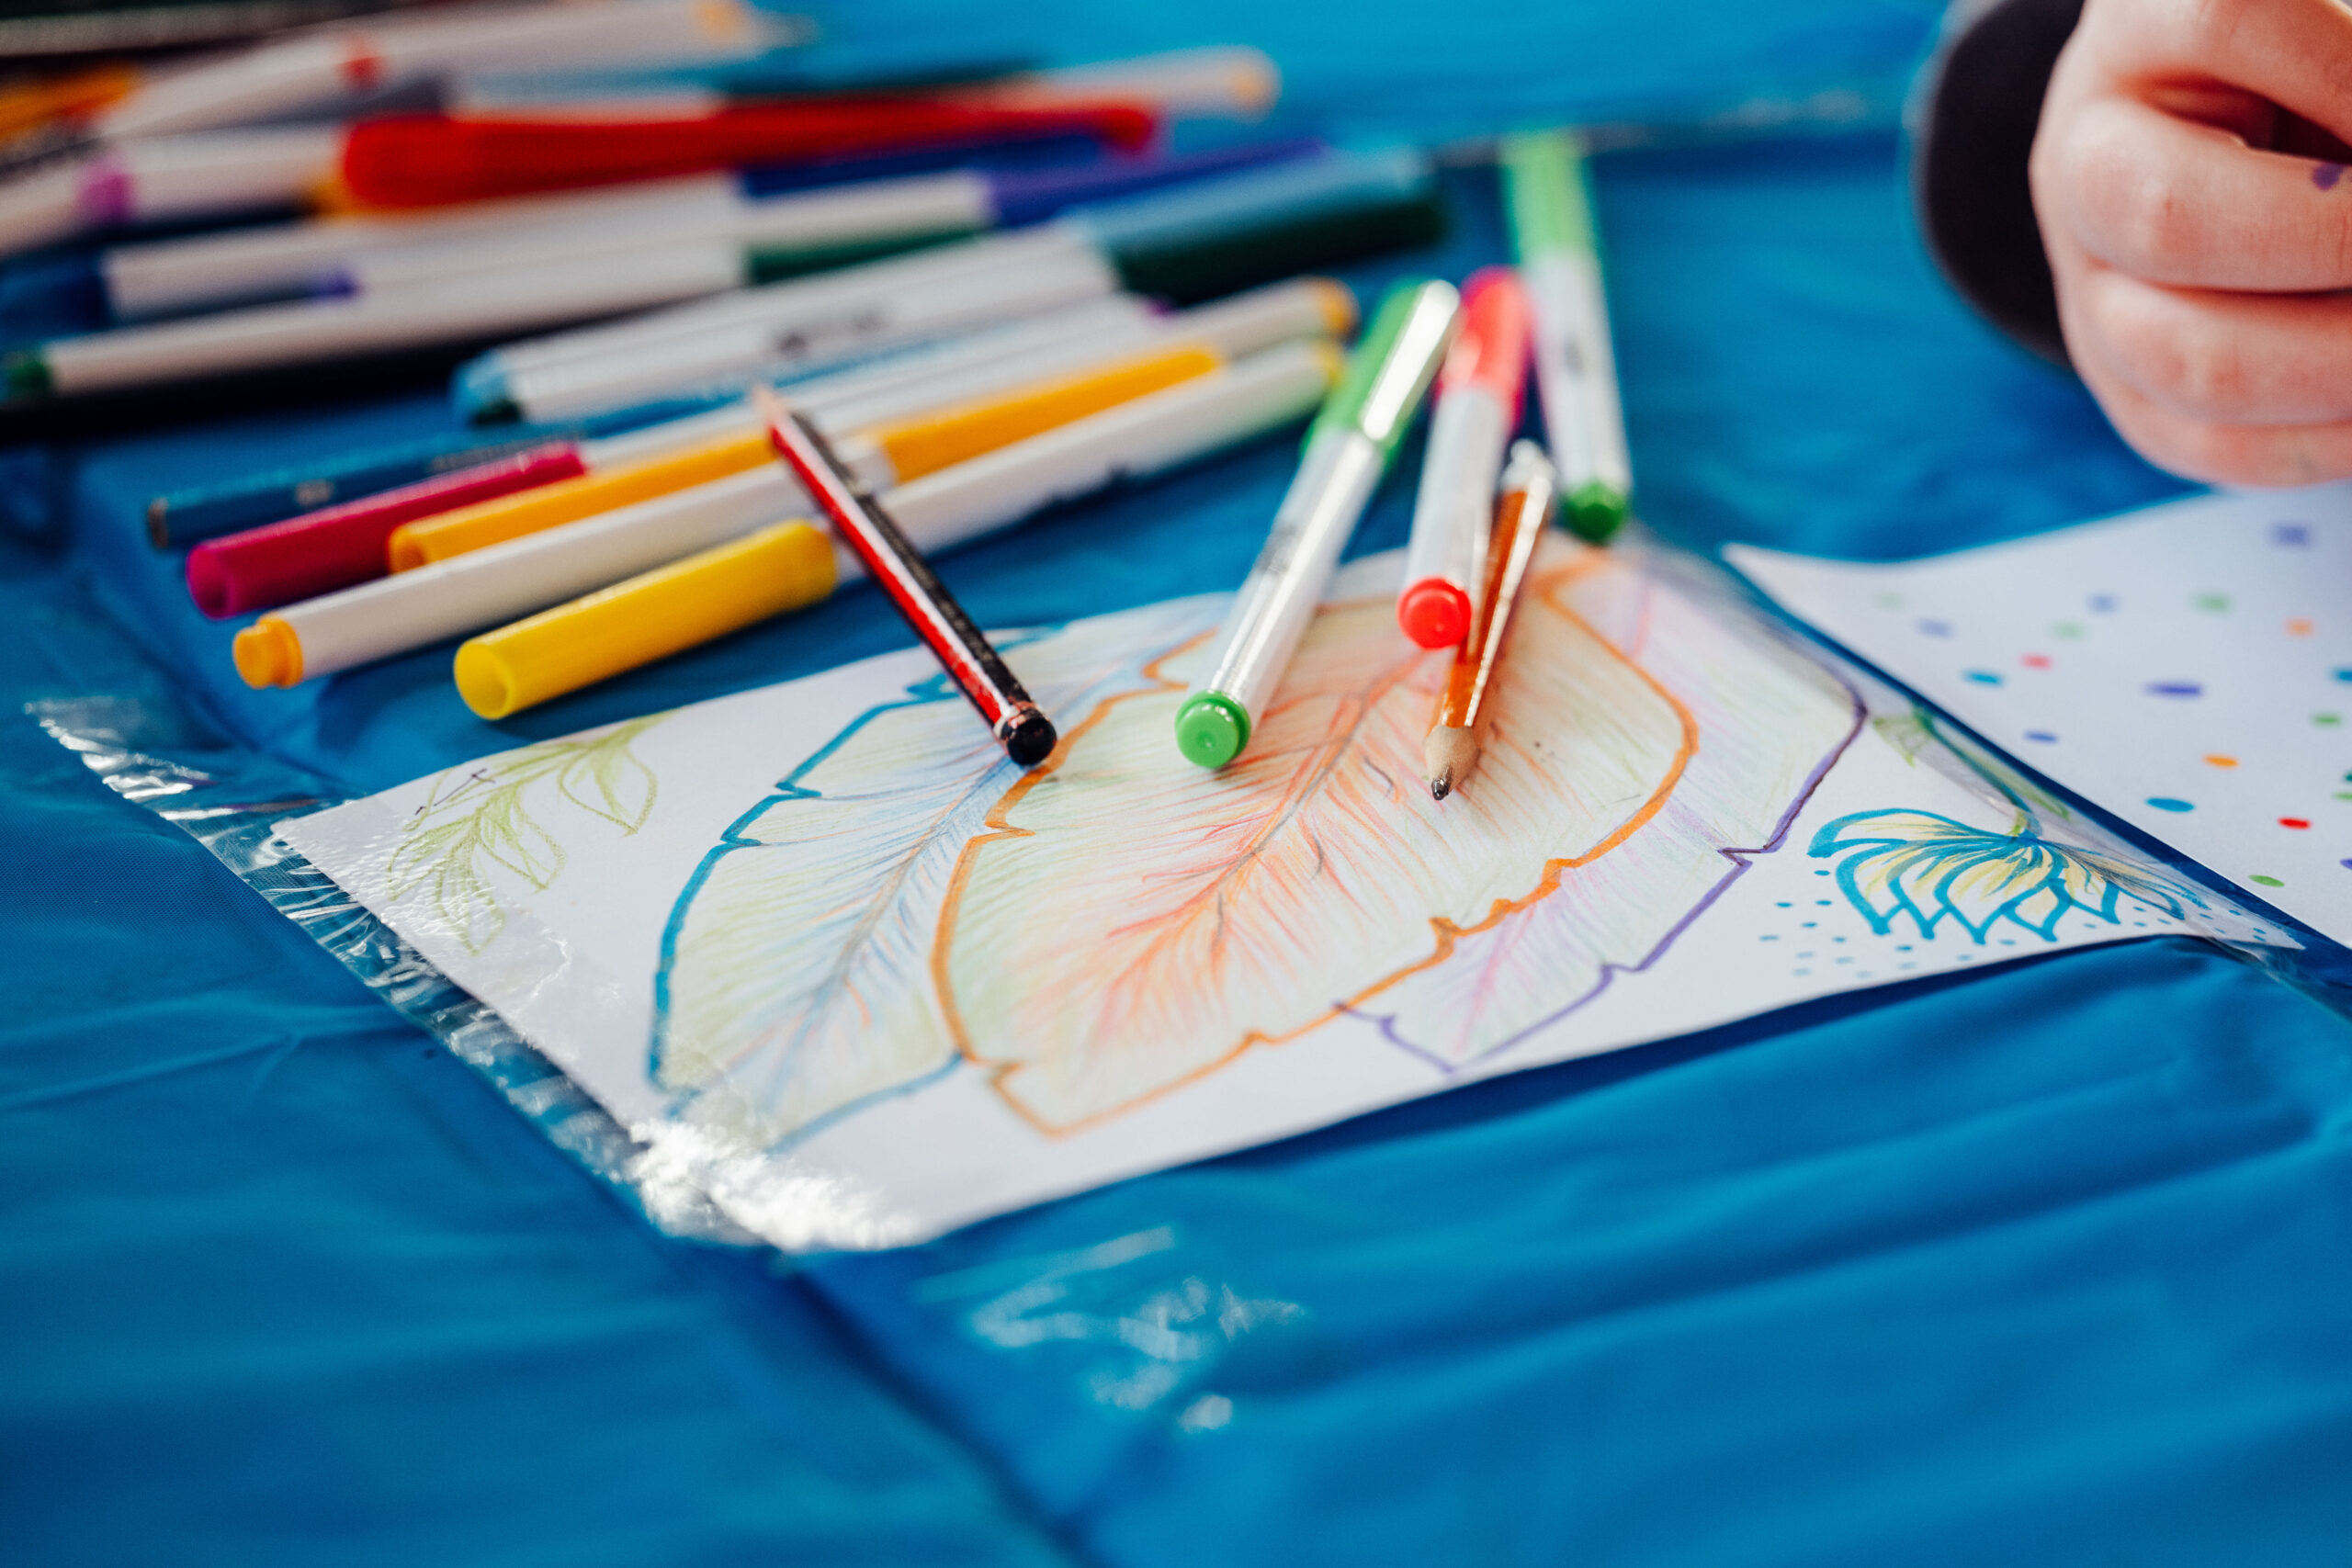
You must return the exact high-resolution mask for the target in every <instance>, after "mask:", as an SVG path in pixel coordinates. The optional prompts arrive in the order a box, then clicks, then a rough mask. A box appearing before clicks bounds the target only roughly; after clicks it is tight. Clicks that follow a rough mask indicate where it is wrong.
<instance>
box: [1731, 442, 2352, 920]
mask: <svg viewBox="0 0 2352 1568" xmlns="http://www.w3.org/2000/svg"><path fill="white" fill-rule="evenodd" d="M1726 555H1727V556H1728V557H1729V558H1730V560H1731V561H1732V564H1733V565H1735V566H1736V567H1737V568H1738V569H1739V570H1741V571H1743V572H1745V573H1746V574H1747V576H1748V577H1749V578H1751V579H1753V580H1754V581H1755V582H1756V583H1757V584H1758V586H1759V587H1761V588H1762V589H1763V590H1764V591H1765V592H1767V593H1770V595H1771V596H1772V597H1773V598H1774V599H1775V600H1777V601H1779V602H1780V604H1781V605H1782V606H1783V607H1785V608H1786V609H1787V610H1788V611H1789V612H1790V613H1791V614H1792V615H1796V616H1797V617H1798V618H1799V619H1801V620H1803V621H1804V622H1806V623H1807V624H1809V625H1811V626H1815V627H1817V628H1818V629H1819V630H1821V631H1822V632H1824V633H1826V635H1827V636H1829V637H1833V638H1835V639H1836V640H1837V641H1838V643H1840V644H1842V645H1843V646H1845V647H1846V648H1848V649H1851V650H1852V651H1853V652H1855V653H1856V654H1859V655H1860V657H1862V658H1863V659H1866V660H1870V661H1871V663H1872V664H1875V665H1877V666H1878V667H1879V668H1880V669H1882V670H1883V671H1886V672H1887V673H1888V674H1890V675H1892V676H1894V678H1895V679H1896V680H1898V681H1901V682H1904V683H1905V684H1906V685H1908V686H1910V687H1911V688H1912V689H1913V690H1915V691H1917V692H1918V693H1919V694H1921V695H1923V696H1925V697H1927V698H1928V700H1930V701H1931V702H1934V703H1936V704H1937V705H1939V706H1941V707H1943V708H1944V709H1945V710H1946V711H1948V712H1950V713H1951V715H1953V716H1955V717H1957V718H1959V719H1961V720H1962V722H1963V723H1966V724H1968V725H1970V726H1971V727H1973V728H1975V729H1976V730H1977V731H1979V732H1980V733H1982V734H1983V735H1985V737H1986V738H1987V739H1991V740H1993V741H1995V742H1996V743H1997V744H1999V745H2001V746H2004V747H2006V748H2007V749H2008V750H2011V751H2013V752H2015V753H2016V754H2017V755H2018V757H2019V758H2021V759H2023V760H2024V761H2028V762H2030V763H2031V764H2032V765H2033V766H2034V767H2035V768H2037V769H2039V770H2040V771H2041V772H2042V773H2045V774H2047V775H2048V776H2050V777H2051V778H2052V779H2055V780H2057V781H2058V782H2059V783H2060V784H2064V785H2065V786H2066V787H2067V788H2068V789H2071V790H2073V791H2075V793H2076V794H2078V795H2082V796H2084V797H2085V798H2086V799H2087V800H2090V801H2092V802H2094V803H2096V804H2097V805H2098V806H2100V807H2104V808H2106V809H2107V810H2109V811H2112V812H2113V813H2115V814H2116V815H2117V816H2118V817H2120V818H2123V820H2125V821H2127V822H2129V823H2131V825H2132V826H2133V827H2135V828H2138V829H2142V830H2143V831H2144V832H2147V833H2149V834H2151V835H2153V836H2154V837H2155V838H2157V839H2159V840H2162V841H2164V842H2165V843H2166V844H2169V845H2171V846H2172V847H2173V848H2175V849H2177V850H2178V851H2179V852H2181V853H2183V854H2185V855H2187V856H2188V857H2189V858H2190V859H2192V860H2195V861H2198V862H2199V863H2202V864H2204V865H2206V866H2207V867H2209V868H2211V870H2213V871H2215V872H2218V873H2220V874H2222V875H2223V876H2226V877H2228V878H2229V879H2230V880H2231V881H2233V882H2234V883H2236V884H2237V885H2238V886H2241V887H2243V888H2245V890H2246V891H2248V892H2250V893H2252V894H2254V895H2255V896H2256V897H2260V898H2265V899H2267V900H2269V902H2270V903H2272V904H2274V905H2276V906H2277V907H2278V908H2281V909H2283V910H2285V911H2286V912H2287V913H2289V914H2290V915H2292V916H2294V917H2295V918H2296V919H2300V920H2302V921H2304V922H2306V923H2308V924H2309V925H2311V926H2312V927H2313V928H2315V929H2316V930H2319V931H2324V932H2326V933H2327V934H2328V935H2329V936H2332V937H2335V939H2336V940H2338V941H2339V942H2352V487H2346V486H2340V485H2337V486H2326V487H2323V488H2319V489H2313V490H2308V491H2288V492H2273V493H2267V494H2234V495H2215V496H2202V497H2198V498H2196V499H2193V500H2189V501H2180V502H2171V503H2169V504H2166V505H2164V506H2157V507H2152V508H2150V509H2148V510H2146V511H2143V512H2137V513H2130V514H2128V515H2125V516H2122V517H2118V518H2112V519H2109V520H2107V521H2104V522H2098V523H2089V524H2085V525H2081V526H2079V527H2075V528H2067V529H2063V530H2060V531H2059V532H2057V533H2054V534H2044V535H2041V536H2038V537H2035V538H2030V539H2023V540H2019V541H2018V542H2017V543H2015V544H2007V545H1995V546H1991V547H1986V548H1983V549H1974V550H1965V551H1962V552H1960V553H1958V554H1954V555H1948V556H1938V557H1935V558H1930V559H1927V560H1916V561H1905V562H1901V563H1897V564H1894V565H1885V566H1868V565H1858V564H1853V563H1849V562H1842V561H1826V560H1815V559H1810V558H1804V557H1801V556H1789V555H1781V554H1778V553H1776V552H1772V551H1769V550H1758V549H1751V548H1748V547H1744V546H1734V547H1732V548H1731V549H1730V550H1728V551H1727V552H1726Z"/></svg>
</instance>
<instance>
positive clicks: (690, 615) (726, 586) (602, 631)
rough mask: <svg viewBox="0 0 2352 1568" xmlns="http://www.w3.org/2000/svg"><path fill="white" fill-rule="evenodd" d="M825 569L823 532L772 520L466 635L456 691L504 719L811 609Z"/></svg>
mask: <svg viewBox="0 0 2352 1568" xmlns="http://www.w3.org/2000/svg"><path fill="white" fill-rule="evenodd" d="M834 571H835V565H834V558H833V540H832V536H831V534H829V533H827V532H826V531H825V530H823V529H821V528H820V527H818V526H816V525H814V524H811V523H805V522H792V523H777V524H775V525H771V526H769V527H765V528H763V529H761V530H760V531H759V532H758V533H756V534H751V535H748V536H745V537H743V538H741V539H737V540H735V541H733V542H732V543H730V544H725V545H719V546H718V547H714V548H711V549H707V550H704V551H702V552H701V553H700V554H698V555H691V556H688V557H686V558H684V560H678V561H673V562H671V563H670V564H669V565H668V566H664V567H658V568H656V569H655V570H651V571H649V572H643V573H640V574H639V575H638V576H636V577H632V578H630V579H629V580H628V581H626V582H616V583H615V584H613V586H611V587H610V588H604V589H599V590H597V591H596V592H594V593H590V594H587V595H585V596H583V597H582V598H578V599H574V600H573V601H572V602H571V604H559V605H557V606H556V607H555V608H554V609H552V610H542V611H541V612H539V613H538V614H537V615H533V616H530V617H529V618H528V619H526V620H520V621H516V622H515V624H514V625H512V626H501V627H500V628H499V629H498V630H496V631H494V632H484V633H483V634H482V635H481V636H480V637H473V638H469V640H468V641H466V642H464V643H462V644H460V645H459V647H458V658H457V663H456V667H455V669H454V671H453V673H454V674H455V675H456V676H457V680H458V695H459V696H461V697H463V698H465V700H466V705H467V706H468V707H469V708H471V709H473V710H474V712H476V713H478V714H480V715H481V716H482V717H484V718H504V717H506V716H508V715H509V714H515V713H520V712H522V711H523V710H524V709H525V708H527V707H532V706H536V705H537V704H540V703H543V702H546V701H548V699H549V698H551V697H560V696H561V695H563V694H564V693H566V692H573V691H577V690H579V689H580V688H581V687H582V686H585V685H590V684H592V683H594V682H598V681H603V680H607V679H609V678H610V677H612V676H615V675H618V674H621V673H622V672H623V671H629V670H634V669H636V668H637V667H638V666H639V665H640V664H650V663H652V662H653V661H654V660H657V659H666V658H667V657H669V656H670V655H671V654H673V653H678V652H682V651H684V649H689V648H693V647H695V645H696V644H699V643H706V642H708V641H710V640H711V639H713V638H714V637H724V636H726V635H727V634H728V633H729V632H731V631H737V630H740V629H741V628H742V627H744V626H750V625H751V624H752V622H754V621H760V620H764V619H766V618H767V617H768V616H770V615H781V614H782V613H784V612H785V611H786V610H797V609H799V608H801V607H802V606H803V605H807V604H816V603H818V602H819V601H820V600H822V599H824V598H827V597H828V596H830V595H831V592H832V591H833V577H834ZM239 646H240V648H242V647H243V638H240V639H239ZM251 678H252V677H250V676H248V677H247V679H248V680H250V679H251Z"/></svg>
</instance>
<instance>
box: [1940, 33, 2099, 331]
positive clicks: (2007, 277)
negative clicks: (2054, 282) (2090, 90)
mask: <svg viewBox="0 0 2352 1568" xmlns="http://www.w3.org/2000/svg"><path fill="white" fill-rule="evenodd" d="M2082 10H2083V0H1961V3H1960V4H1958V5H1956V6H1953V8H1952V12H1951V17H1950V19H1949V21H1948V23H1947V25H1946V28H1945V34H1944V42H1943V45H1942V47H1941V48H1940V49H1939V50H1938V51H1937V53H1936V58H1935V60H1934V61H1933V62H1931V63H1930V64H1929V65H1928V69H1927V72H1926V73H1925V74H1924V75H1923V76H1922V77H1921V79H1920V83H1919V87H1918V91H1917V96H1915V97H1914V99H1913V101H1912V108H1911V117H1910V118H1911V136H1912V162H1911V176H1912V190H1913V194H1914V196H1915V197H1916V198H1917V202H1918V208H1919V224H1920V227H1921V229H1922V230H1923V231H1925V232H1926V235H1927V241H1928V250H1929V251H1930V252H1931V253H1933V254H1934V256H1935V258H1936V265H1939V266H1940V267H1941V268H1942V269H1943V274H1944V276H1946V277H1947V278H1949V279H1951V285H1952V287H1953V288H1957V289H1959V290H1960V292H1961V294H1962V296H1964V297H1965V298H1966V299H1967V300H1968V302H1969V303H1970V304H1972V305H1973V306H1975V307H1976V309H1977V310H1980V311H1982V312H1984V314H1985V317H1986V318H1987V319H1988V320H1990V321H1992V323H1993V324H1994V325H1995V326H1996V327H1999V328H2000V329H2001V330H2002V331H2003V332H2005V333H2008V334H2009V335H2010V336H2011V337H2013V338H2015V339H2017V340H2018V342H2019V343H2021V344H2024V345H2025V346H2026V347H2028V348H2030V349H2031V350H2033V351H2034V352H2035V353H2036V354H2039V355H2042V356H2043V357H2044V358H2046V359H2050V360H2053V361H2055V362H2056V363H2058V364H2061V365H2064V364H2065V363H2066V344H2065V340H2064V338H2063V337H2061V336H2060V334H2059V331H2058V297H2057V293H2056V291H2055V290H2054V289H2053V288H2052V286H2051V282H2050V259H2049V257H2048V256H2047V255H2045V254H2043V252H2042V249H2041V226H2040V225H2039V224H2038V223H2036V222H2035V221H2034V216H2033V197H2032V193H2031V192H2030V190H2029V189H2028V187H2027V185H2026V160H2027V157H2028V155H2029V154H2030V153H2031V152H2032V151H2033V133H2034V127H2035V125H2036V123H2037V122H2038V121H2039V120H2040V119H2041V98H2042V95H2043V93H2044V92H2046V91H2047V90H2048V88H2049V86H2050V73H2051V70H2052V67H2054V66H2055V65H2056V64H2057V63H2058V51H2060V50H2062V49H2064V47H2065V46H2066V39H2068V38H2069V37H2071V36H2072V35H2073V33H2074V30H2075V20H2076V18H2078V17H2080V16H2081V15H2082Z"/></svg>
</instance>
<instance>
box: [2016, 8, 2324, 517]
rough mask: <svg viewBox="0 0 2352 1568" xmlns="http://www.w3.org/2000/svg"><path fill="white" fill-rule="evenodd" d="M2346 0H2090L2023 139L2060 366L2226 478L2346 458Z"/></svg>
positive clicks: (2151, 435) (2281, 481)
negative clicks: (2063, 360)
mask: <svg viewBox="0 0 2352 1568" xmlns="http://www.w3.org/2000/svg"><path fill="white" fill-rule="evenodd" d="M2346 135H2352V9H2347V8H2346V6H2344V5H2342V4H2339V3H2338V0H2087V4H2086V6H2085V7H2084V11H2083V18H2082V22H2081V24H2080V26H2079V27H2077V28H2076V29H2075V35H2074V40H2073V41H2072V42H2071V43H2069V44H2068V45H2067V46H2066V51H2065V53H2064V54H2063V55H2062V56H2060V57H2059V61H2058V68H2057V71H2056V72H2055V73H2053V74H2052V78H2051V82H2050V92H2049V96H2048V97H2047V98H2046V99H2045V100H2044V102H2043V105H2042V111H2041V130H2040V132H2039V134H2038V136H2037V138H2036V140H2035V141H2034V148H2033V163H2032V178H2033V205H2034V210H2035V212H2036V214H2037V215H2038V216H2039V217H2040V219H2041V232H2042V243H2044V245H2046V246H2047V247H2048V249H2049V252H2050V265H2051V270H2052V275H2053V276H2054V277H2055V279H2056V282H2057V286H2058V313H2059V319H2060V321H2061V322H2062V323H2063V325H2064V329H2065V333H2066V346H2067V349H2068V351H2069V352H2070V353H2071V354H2072V355H2073V356H2074V360H2075V368H2076V369H2078V370H2079V371H2081V373H2082V376H2083V379H2084V380H2085V381H2086V382H2088V383H2089V385H2090V388H2091V390H2092V391H2093V392H2094V393H2096V394H2097V395H2098V400H2099V401H2100V403H2101V404H2102V405H2104V406H2105V408H2106V410H2107V412H2108V416H2109V418H2110V419H2112V420H2113V421H2114V422H2115V424H2116V428H2117V429H2119V430H2120V431H2121V432H2122V433H2123V435H2124V437H2125V439H2127V440H2129V441H2130V442H2131V444H2132V445H2133V446H2137V447H2138V448H2139V449H2140V450H2141V451H2142V452H2143V453H2144V454H2146V455H2147V456H2148V457H2150V458H2151V459H2153V460H2154V461H2155V462H2157V463H2160V464H2162V465H2163V466H2164V467H2165V468H2173V469H2176V470H2177V471H2179V472H2180V473H2183V474H2187V475H2189V476H2191V477H2193V478H2197V479H2214V480H2222V481H2227V482H2233V483H2238V484H2262V485H2287V484H2308V483H2313V482H2316V481H2318V480H2322V479H2341V478H2344V477H2345V476H2346V475H2352V294H2344V293H2337V292H2335V291H2336V290H2342V289H2352V169H2347V168H2346V164H2352V150H2347V149H2346V144H2345V142H2344V141H2343V140H2340V138H2341V137H2343V136H2346Z"/></svg>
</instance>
